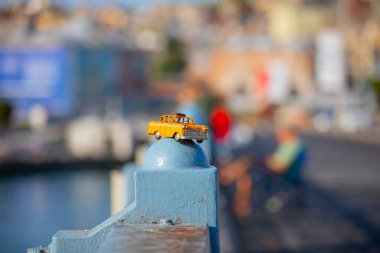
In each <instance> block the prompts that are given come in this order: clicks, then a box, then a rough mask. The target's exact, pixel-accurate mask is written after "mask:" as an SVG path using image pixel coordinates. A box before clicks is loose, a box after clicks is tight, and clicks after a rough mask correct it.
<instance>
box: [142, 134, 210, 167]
mask: <svg viewBox="0 0 380 253" xmlns="http://www.w3.org/2000/svg"><path fill="white" fill-rule="evenodd" d="M208 167H210V163H209V161H208V158H207V156H206V154H205V153H204V151H203V149H202V148H201V146H200V145H199V144H197V143H195V142H194V141H192V140H182V141H180V142H177V141H175V140H174V139H172V138H163V139H161V140H159V141H157V142H155V143H154V144H153V145H152V146H151V147H150V148H149V149H148V150H147V152H146V154H145V158H144V161H143V163H142V166H141V167H140V168H141V169H171V170H178V169H179V170H181V169H195V168H208Z"/></svg>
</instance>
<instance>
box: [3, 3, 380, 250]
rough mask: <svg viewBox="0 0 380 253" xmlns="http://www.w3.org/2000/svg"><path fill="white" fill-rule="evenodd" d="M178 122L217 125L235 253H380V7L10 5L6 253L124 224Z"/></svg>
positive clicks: (218, 161) (210, 147)
mask: <svg viewBox="0 0 380 253" xmlns="http://www.w3.org/2000/svg"><path fill="white" fill-rule="evenodd" d="M174 112H183V113H187V114H189V115H190V116H192V117H194V119H195V121H196V122H197V123H198V124H207V125H210V129H211V131H210V133H209V137H210V140H209V141H207V142H205V143H203V144H202V147H203V148H204V150H205V152H206V153H207V155H208V157H209V159H210V161H211V163H212V164H214V165H216V166H217V167H218V169H219V170H220V179H221V180H220V181H221V196H220V204H221V217H222V221H223V222H222V224H221V226H222V252H342V251H345V252H380V214H379V213H380V212H379V211H380V199H379V198H378V196H379V193H380V184H379V182H380V171H379V170H380V157H379V156H378V154H379V151H380V128H379V126H380V2H379V1H377V0H273V1H272V0H271V1H268V0H220V1H215V0H207V1H199V0H193V1H191V0H188V1H184V0H181V1H180V0H178V1H176V0H166V1H157V0H143V1H134V0H128V1H121V0H112V1H102V0H87V1H60V0H29V1H27V0H19V1H16V0H0V217H2V218H1V224H0V252H10V253H11V252H26V248H28V247H33V246H38V245H41V244H42V245H47V244H48V243H49V242H50V241H51V236H52V235H53V234H54V233H55V232H56V231H58V230H62V229H87V228H91V227H94V226H95V225H97V224H98V223H100V222H101V221H103V220H104V219H106V218H107V217H109V216H110V215H111V213H113V212H115V211H116V209H118V208H119V209H120V208H121V207H122V204H120V202H123V201H122V200H120V196H119V195H120V194H119V195H118V193H117V192H119V193H120V191H121V190H120V189H121V188H123V187H121V186H120V185H119V183H120V182H119V179H118V177H120V169H121V167H122V166H123V164H125V163H126V162H129V163H133V162H135V163H137V164H139V163H140V162H141V160H142V159H143V155H144V150H146V148H147V147H148V146H149V145H150V143H151V142H152V141H154V138H153V137H152V136H148V135H146V127H147V122H148V121H149V120H158V119H159V117H160V116H161V115H162V114H168V113H174ZM118 175H119V176H118ZM115 194H116V195H115ZM115 196H116V197H115ZM117 196H119V197H117ZM118 198H119V200H115V199H118ZM115 201H116V202H118V204H115ZM225 231H230V234H231V231H234V232H233V233H232V234H233V236H232V237H233V239H231V235H228V234H229V233H227V232H225ZM224 236H225V237H226V239H225V240H224V239H223V238H224ZM227 237H228V238H229V239H227Z"/></svg>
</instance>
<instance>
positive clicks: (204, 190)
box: [30, 138, 219, 253]
mask: <svg viewBox="0 0 380 253" xmlns="http://www.w3.org/2000/svg"><path fill="white" fill-rule="evenodd" d="M133 176H134V183H135V199H134V201H133V202H132V203H130V204H129V205H127V206H126V207H125V208H124V209H123V210H121V211H120V212H119V213H117V214H115V215H114V216H112V217H111V218H109V219H107V220H106V221H104V222H103V223H101V224H100V225H98V226H96V227H95V228H93V229H90V230H82V231H59V232H57V233H56V234H55V235H54V236H53V240H52V242H51V244H50V245H49V246H48V248H47V250H48V252H49V253H93V252H97V250H98V249H99V248H100V247H101V246H102V244H103V243H104V242H105V240H106V239H107V237H108V236H109V234H110V232H111V231H112V230H113V229H114V228H115V227H116V226H117V225H120V224H152V223H159V221H160V220H172V221H174V223H175V224H184V223H186V224H188V223H193V224H194V223H195V224H207V225H208V227H209V235H210V246H211V251H212V252H213V253H218V252H219V224H218V220H219V218H218V182H217V172H216V168H215V167H213V166H210V164H209V162H208V159H207V157H206V155H205V153H204V151H203V150H202V148H201V147H200V146H199V145H198V144H196V143H194V142H193V141H188V140H187V141H181V142H176V141H175V140H174V139H165V138H164V139H162V140H160V141H157V142H156V143H154V144H153V145H152V146H151V147H150V148H149V149H148V151H147V153H146V155H145V159H144V161H143V163H142V166H141V167H140V168H137V169H136V170H135V172H134V173H133ZM30 252H33V251H30Z"/></svg>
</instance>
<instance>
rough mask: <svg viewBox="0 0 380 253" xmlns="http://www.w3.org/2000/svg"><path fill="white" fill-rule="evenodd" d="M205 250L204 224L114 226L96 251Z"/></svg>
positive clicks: (184, 252)
mask: <svg viewBox="0 0 380 253" xmlns="http://www.w3.org/2000/svg"><path fill="white" fill-rule="evenodd" d="M125 252H128V253H148V252H155V253H164V252H165V253H178V252H181V253H208V252H210V244H209V234H208V226H207V225H206V224H181V225H165V226H163V225H152V224H141V225H140V224H132V225H116V226H114V228H113V229H112V231H111V232H110V234H109V236H108V237H107V239H106V241H105V242H104V243H103V244H102V246H101V247H100V249H99V250H98V253H125Z"/></svg>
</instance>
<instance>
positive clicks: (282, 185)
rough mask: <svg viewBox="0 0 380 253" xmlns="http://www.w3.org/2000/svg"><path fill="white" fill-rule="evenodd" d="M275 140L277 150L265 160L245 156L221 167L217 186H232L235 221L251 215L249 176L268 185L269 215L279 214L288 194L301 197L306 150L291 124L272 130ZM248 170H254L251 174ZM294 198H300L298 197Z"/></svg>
mask: <svg viewBox="0 0 380 253" xmlns="http://www.w3.org/2000/svg"><path fill="white" fill-rule="evenodd" d="M275 136H276V140H277V147H276V149H275V151H274V152H273V153H271V154H269V155H268V156H266V157H264V158H260V157H252V156H251V155H250V154H245V155H243V156H241V157H239V158H237V159H236V160H234V161H232V162H230V163H228V164H227V165H224V166H223V165H222V166H221V172H220V183H221V184H223V185H227V186H228V185H231V184H233V183H235V185H236V190H235V193H234V198H233V209H234V211H235V214H236V215H237V216H238V217H249V215H250V213H251V200H252V198H251V196H252V193H251V192H252V188H253V187H252V186H253V182H252V178H251V177H252V175H254V176H258V177H260V178H264V179H266V180H267V181H268V182H269V188H270V193H271V195H272V196H271V197H270V198H269V199H268V200H267V201H266V208H267V210H268V211H269V212H278V211H280V210H281V209H282V207H283V206H284V205H285V202H286V201H287V200H288V197H289V196H288V194H290V193H292V192H294V191H296V193H302V188H301V187H302V182H303V180H302V168H303V167H304V166H305V163H306V148H305V145H304V144H303V142H302V140H301V138H300V136H299V134H298V131H297V128H296V127H294V126H293V125H291V124H288V125H279V126H277V127H276V129H275ZM251 169H255V171H254V173H252V171H251ZM258 174H261V175H258ZM296 197H298V198H302V196H300V195H297V196H296ZM300 200H301V201H302V199H300Z"/></svg>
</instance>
